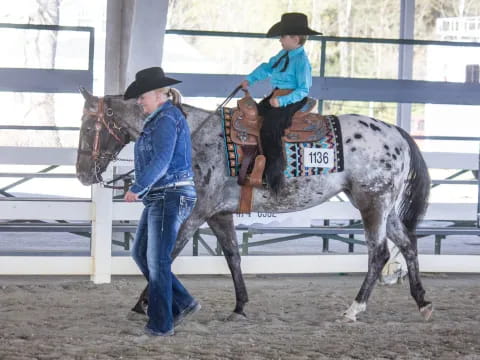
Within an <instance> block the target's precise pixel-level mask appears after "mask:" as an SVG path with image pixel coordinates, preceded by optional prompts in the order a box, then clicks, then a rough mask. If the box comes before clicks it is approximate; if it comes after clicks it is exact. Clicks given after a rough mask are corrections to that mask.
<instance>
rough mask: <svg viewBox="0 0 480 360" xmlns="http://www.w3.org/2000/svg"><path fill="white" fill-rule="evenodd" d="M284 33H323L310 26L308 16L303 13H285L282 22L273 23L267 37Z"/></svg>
mask: <svg viewBox="0 0 480 360" xmlns="http://www.w3.org/2000/svg"><path fill="white" fill-rule="evenodd" d="M282 35H322V33H319V32H317V31H315V30H312V29H310V28H309V27H308V21H307V16H306V15H305V14H302V13H285V14H283V15H282V19H281V20H280V22H278V23H276V24H275V25H273V26H272V27H271V28H270V30H268V32H267V37H274V36H282Z"/></svg>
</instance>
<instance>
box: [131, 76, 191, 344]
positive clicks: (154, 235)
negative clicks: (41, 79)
mask: <svg viewBox="0 0 480 360" xmlns="http://www.w3.org/2000/svg"><path fill="white" fill-rule="evenodd" d="M179 82H180V81H178V80H175V79H172V78H168V77H166V76H165V74H164V72H163V70H162V69H161V68H160V67H152V68H147V69H144V70H141V71H139V72H138V73H137V74H136V76H135V81H134V82H133V83H132V84H131V85H130V86H129V87H128V88H127V91H126V92H125V96H124V98H125V99H126V100H127V99H134V98H136V99H137V103H138V104H140V105H141V106H143V109H144V111H145V113H146V114H148V116H147V118H146V119H145V123H144V127H143V131H142V133H141V135H140V137H139V139H138V140H137V141H136V143H135V152H134V156H135V182H134V184H133V185H132V186H131V187H130V189H129V191H128V192H127V193H126V194H125V201H128V202H131V201H136V200H138V199H142V201H143V204H144V205H145V208H144V210H143V213H142V216H141V218H140V222H139V224H138V228H137V232H136V235H135V241H134V244H133V248H132V256H133V259H134V260H135V262H136V263H137V265H138V267H139V268H140V270H141V271H142V273H143V275H144V276H145V278H146V279H147V280H148V285H149V295H148V311H147V314H148V322H147V325H146V326H145V332H146V333H147V334H149V335H153V336H170V335H173V334H174V325H178V323H179V322H180V321H182V320H183V319H184V318H185V317H186V316H187V315H191V314H193V313H195V312H196V311H198V310H199V309H200V304H199V303H198V302H197V301H196V300H195V299H194V298H193V297H192V296H191V295H190V294H189V293H188V291H187V290H186V289H185V288H184V287H183V285H182V284H181V283H180V281H179V280H178V279H177V278H176V277H175V275H174V274H172V271H171V265H172V257H171V253H172V250H173V248H174V245H175V241H176V239H177V234H178V231H179V229H180V226H181V225H182V223H183V222H184V221H185V220H186V219H187V218H188V216H189V215H190V213H191V211H192V209H193V206H194V205H195V201H196V191H195V186H194V183H193V170H192V160H191V140H190V131H189V128H188V124H187V121H186V119H185V113H184V112H183V110H182V108H181V102H180V93H179V92H178V91H177V90H175V89H172V88H170V87H169V86H170V85H173V84H177V83H179Z"/></svg>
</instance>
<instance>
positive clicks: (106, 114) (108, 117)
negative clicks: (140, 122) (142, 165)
mask: <svg viewBox="0 0 480 360" xmlns="http://www.w3.org/2000/svg"><path fill="white" fill-rule="evenodd" d="M105 104H106V101H105V98H104V97H99V98H98V104H97V111H94V112H93V111H88V110H87V109H85V108H84V110H83V114H84V116H85V115H87V116H93V117H94V118H95V135H94V139H93V145H92V149H91V150H80V149H79V150H78V152H79V153H80V154H86V155H90V156H91V159H92V161H93V163H94V167H95V168H94V173H95V178H96V180H97V182H98V183H100V184H101V185H102V186H104V187H108V188H114V189H117V188H118V189H123V187H118V186H110V185H107V184H109V183H111V182H114V181H117V180H120V179H122V178H123V177H126V176H127V175H129V174H131V173H132V172H133V170H132V171H129V172H128V173H126V174H123V175H122V176H120V177H117V178H115V179H114V180H112V181H109V182H107V183H105V182H104V181H103V179H102V178H101V176H99V172H100V163H99V160H101V159H106V160H107V161H109V162H110V161H113V160H118V158H117V155H118V153H119V152H120V150H121V149H122V148H123V147H124V146H125V145H126V144H128V143H129V142H130V135H129V134H128V132H127V131H125V128H124V127H122V126H119V125H118V124H116V123H115V117H114V116H113V115H114V113H113V110H112V108H111V107H109V106H108V104H107V106H105ZM102 131H107V132H108V133H109V134H110V135H111V136H112V137H113V138H114V139H115V141H116V142H117V143H118V144H120V147H119V148H118V150H117V151H115V152H113V153H109V152H106V151H104V152H102V149H101V146H100V145H101V144H100V139H101V133H102Z"/></svg>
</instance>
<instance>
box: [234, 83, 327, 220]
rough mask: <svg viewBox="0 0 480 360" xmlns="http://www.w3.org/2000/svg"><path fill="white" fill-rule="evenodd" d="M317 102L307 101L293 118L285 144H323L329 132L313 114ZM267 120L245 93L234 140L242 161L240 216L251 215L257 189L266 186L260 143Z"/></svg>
mask: <svg viewBox="0 0 480 360" xmlns="http://www.w3.org/2000/svg"><path fill="white" fill-rule="evenodd" d="M289 92H291V90H283V89H282V90H275V91H274V93H273V96H282V95H285V94H288V93H289ZM316 103H317V101H316V100H315V99H312V98H307V102H306V103H305V105H304V106H303V107H302V108H301V109H300V110H299V111H297V112H296V113H295V114H294V115H293V118H292V125H291V126H290V127H289V128H288V129H286V130H285V133H284V137H283V141H285V142H312V141H317V140H320V139H321V138H322V137H323V136H324V135H325V132H326V123H325V117H324V116H322V115H319V114H314V113H312V112H311V111H312V110H313V108H314V107H315V105H316ZM262 122H263V118H262V117H261V116H260V115H258V110H257V104H256V102H255V100H253V98H252V97H251V96H250V94H249V93H248V91H245V96H244V97H243V98H242V99H240V100H238V102H237V108H235V109H234V111H233V116H232V123H231V128H230V136H231V139H232V141H233V142H234V143H235V144H237V145H239V146H238V147H237V149H238V153H239V160H240V164H241V165H240V172H239V175H238V180H237V182H238V184H239V185H241V187H242V188H241V193H240V205H239V213H250V212H251V209H252V199H253V197H252V196H253V187H261V186H262V183H263V182H262V176H263V170H264V169H265V162H266V158H265V155H263V150H262V144H261V141H260V130H261V128H262Z"/></svg>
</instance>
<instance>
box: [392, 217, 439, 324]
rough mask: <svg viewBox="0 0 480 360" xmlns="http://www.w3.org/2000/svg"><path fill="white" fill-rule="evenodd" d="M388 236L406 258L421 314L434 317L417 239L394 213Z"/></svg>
mask: <svg viewBox="0 0 480 360" xmlns="http://www.w3.org/2000/svg"><path fill="white" fill-rule="evenodd" d="M387 236H388V238H389V239H390V240H392V241H393V242H394V243H395V245H397V247H398V248H399V249H400V251H401V252H402V255H403V257H404V258H405V261H406V263H407V268H408V279H409V281H410V293H411V294H412V297H413V298H414V299H415V302H416V303H417V306H418V308H419V310H420V313H421V314H422V316H423V317H424V319H425V320H428V319H429V318H430V316H431V315H432V312H433V306H432V304H431V303H430V302H429V301H425V289H424V288H423V285H422V282H421V280H420V270H419V265H418V250H417V237H416V235H415V234H411V233H409V232H408V231H407V229H405V227H404V226H403V224H402V222H401V220H400V219H399V217H398V215H397V214H396V213H395V212H394V211H392V213H391V214H390V216H389V217H388V222H387Z"/></svg>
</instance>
